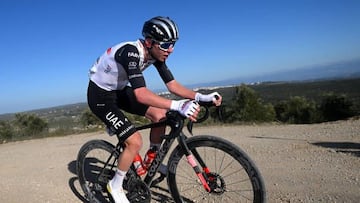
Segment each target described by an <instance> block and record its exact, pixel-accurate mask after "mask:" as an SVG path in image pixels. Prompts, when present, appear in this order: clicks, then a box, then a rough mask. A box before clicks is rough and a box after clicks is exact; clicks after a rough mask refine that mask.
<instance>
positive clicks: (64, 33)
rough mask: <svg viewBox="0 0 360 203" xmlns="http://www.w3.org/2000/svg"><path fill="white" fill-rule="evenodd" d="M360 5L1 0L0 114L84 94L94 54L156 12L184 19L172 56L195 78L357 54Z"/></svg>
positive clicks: (321, 0) (151, 81) (346, 0)
mask: <svg viewBox="0 0 360 203" xmlns="http://www.w3.org/2000/svg"><path fill="white" fill-rule="evenodd" d="M359 11H360V1H358V0H353V1H351V0H343V1H339V0H283V1H278V0H272V1H256V0H247V1H243V0H228V1H221V2H220V1H205V0H204V1H200V0H199V1H190V0H183V1H120V0H117V1H111V0H105V1H99V0H71V1H70V0H2V1H1V2H0V25H1V28H0V30H1V31H0V35H1V37H0V57H1V60H0V81H1V91H0V98H1V99H0V114H2V113H15V112H21V111H26V110H32V109H39V108H45V107H52V106H58V105H63V104H70V103H77V102H85V101H86V89H87V84H88V75H87V73H88V69H89V67H90V66H91V65H92V63H93V62H94V60H95V59H96V58H97V57H98V56H99V55H100V54H101V53H102V52H103V51H104V50H105V49H106V48H107V47H109V46H111V45H114V44H116V43H119V42H122V41H132V40H136V39H138V38H141V29H142V25H143V23H144V21H146V20H148V19H149V18H151V17H154V16H158V15H162V16H169V17H171V18H172V19H173V20H175V21H176V22H177V24H178V26H179V30H180V40H179V41H178V42H177V44H176V46H175V49H174V52H173V54H172V55H171V56H170V58H169V59H168V61H167V63H168V66H169V67H170V69H171V70H172V72H173V74H174V75H175V78H176V79H177V80H178V81H179V82H181V83H183V84H185V85H189V84H196V83H202V82H212V81H219V80H226V79H228V78H235V77H243V76H254V75H259V74H264V73H271V72H274V71H279V70H287V69H295V68H299V67H307V66H311V65H316V64H326V63H331V62H336V61H341V60H348V59H353V58H359V57H360V37H359V36H360V23H359V22H360V12H359ZM144 74H145V77H146V81H147V85H148V87H149V88H151V89H161V88H164V85H163V83H162V82H161V81H160V80H159V76H158V75H157V72H156V71H154V68H149V69H147V70H146V71H145V73H144Z"/></svg>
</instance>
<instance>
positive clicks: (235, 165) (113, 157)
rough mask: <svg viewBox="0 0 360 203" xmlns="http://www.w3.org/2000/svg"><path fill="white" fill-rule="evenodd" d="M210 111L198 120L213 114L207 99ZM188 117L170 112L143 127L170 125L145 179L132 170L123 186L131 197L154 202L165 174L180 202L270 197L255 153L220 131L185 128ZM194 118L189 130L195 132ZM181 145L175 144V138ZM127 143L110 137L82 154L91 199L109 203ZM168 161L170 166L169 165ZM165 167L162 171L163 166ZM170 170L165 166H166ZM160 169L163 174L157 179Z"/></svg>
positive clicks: (81, 175) (83, 181)
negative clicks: (252, 156)
mask: <svg viewBox="0 0 360 203" xmlns="http://www.w3.org/2000/svg"><path fill="white" fill-rule="evenodd" d="M201 106H202V107H205V113H204V116H203V117H202V118H199V119H198V121H197V122H202V121H204V120H206V119H207V118H208V117H209V110H208V107H209V104H205V103H201ZM184 123H185V117H183V116H181V115H180V114H179V113H178V112H175V111H169V112H168V113H167V114H166V120H164V121H161V122H159V123H151V124H146V125H142V126H139V127H137V129H138V130H144V129H149V128H152V127H158V126H164V125H165V126H169V127H170V132H169V133H168V134H167V135H164V136H163V138H164V139H163V142H162V145H161V147H160V149H159V151H158V152H157V154H156V157H155V159H154V161H153V162H152V163H151V165H150V167H149V169H148V171H147V173H146V175H145V177H144V178H141V177H140V176H138V175H137V173H136V172H135V171H136V170H135V168H134V166H131V168H130V169H129V171H128V173H127V175H126V178H125V180H124V184H123V188H124V189H125V190H127V197H128V199H129V201H130V202H150V201H151V190H150V188H151V187H153V186H155V185H157V184H158V183H160V182H161V181H163V180H164V179H165V178H166V179H167V186H168V188H169V192H170V194H171V196H172V198H173V199H174V201H175V202H254V203H260V202H261V203H262V202H266V190H265V185H264V181H263V178H262V176H261V174H260V172H259V170H258V168H257V167H256V166H255V164H254V162H253V161H252V160H251V159H250V157H249V156H248V155H247V154H246V153H245V152H244V151H243V150H241V149H240V148H239V147H238V146H237V145H235V144H233V143H231V142H229V141H227V140H225V139H223V138H220V137H217V136H212V135H196V136H191V137H190V136H187V135H185V133H184V132H183V128H184V126H185V124H184ZM192 127H193V122H191V121H189V122H188V124H187V129H188V131H189V132H190V134H191V135H192ZM175 139H177V141H178V145H177V146H176V147H175V148H173V149H172V151H171V154H170V156H169V158H168V161H167V166H165V165H164V164H163V162H164V160H165V156H166V155H167V154H168V152H169V151H170V147H171V146H172V145H173V143H174V140H175ZM123 148H124V144H123V143H122V142H118V143H117V144H116V146H114V145H112V144H111V143H109V142H107V141H104V140H90V141H88V142H87V143H85V144H84V145H83V146H82V147H81V149H80V151H79V153H78V157H77V174H78V179H79V182H80V185H81V188H82V190H83V191H84V193H85V198H86V199H87V200H88V201H89V202H109V201H112V198H111V195H110V194H109V193H108V192H107V189H106V184H107V183H108V181H109V180H110V179H111V178H112V176H113V175H114V174H115V170H116V168H117V158H118V157H119V154H120V153H121V152H122V149H123ZM164 166H165V167H164ZM159 168H161V170H159ZM164 168H165V169H167V170H163V169H164ZM157 172H158V173H159V176H158V177H157V178H156V179H154V178H155V176H156V174H157Z"/></svg>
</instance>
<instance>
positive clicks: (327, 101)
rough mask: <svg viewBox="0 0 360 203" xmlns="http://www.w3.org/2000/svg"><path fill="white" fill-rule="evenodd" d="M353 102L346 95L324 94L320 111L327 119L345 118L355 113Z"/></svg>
mask: <svg viewBox="0 0 360 203" xmlns="http://www.w3.org/2000/svg"><path fill="white" fill-rule="evenodd" d="M352 107H353V103H352V102H351V101H350V100H349V99H348V98H347V97H346V96H345V95H335V94H333V93H328V94H325V95H324V96H323V99H322V102H321V104H320V107H319V109H320V111H321V112H322V115H323V117H324V120H325V121H335V120H340V119H345V118H348V117H351V116H354V115H355V111H354V110H353V109H352Z"/></svg>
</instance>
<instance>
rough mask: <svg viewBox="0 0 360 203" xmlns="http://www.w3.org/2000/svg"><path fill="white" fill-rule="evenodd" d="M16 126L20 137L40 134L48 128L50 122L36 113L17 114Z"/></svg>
mask: <svg viewBox="0 0 360 203" xmlns="http://www.w3.org/2000/svg"><path fill="white" fill-rule="evenodd" d="M14 126H16V127H17V128H16V133H17V136H20V137H31V136H39V135H40V134H41V133H43V132H44V131H45V130H46V129H48V123H47V122H46V121H44V120H43V119H41V118H39V117H37V116H36V115H34V114H15V121H14Z"/></svg>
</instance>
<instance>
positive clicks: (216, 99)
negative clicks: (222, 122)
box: [195, 92, 222, 106]
mask: <svg viewBox="0 0 360 203" xmlns="http://www.w3.org/2000/svg"><path fill="white" fill-rule="evenodd" d="M195 100H196V101H202V102H213V103H214V104H215V106H220V105H221V102H222V97H221V95H220V94H219V93H218V92H213V93H210V94H201V93H199V92H197V93H196V95H195Z"/></svg>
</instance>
